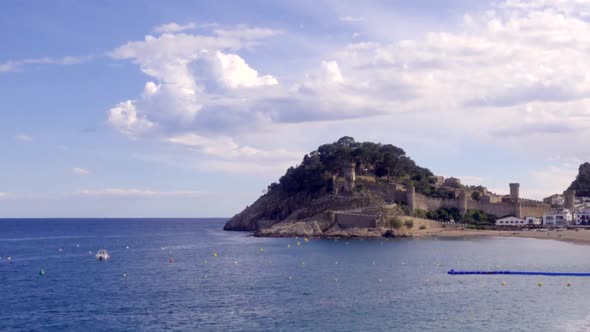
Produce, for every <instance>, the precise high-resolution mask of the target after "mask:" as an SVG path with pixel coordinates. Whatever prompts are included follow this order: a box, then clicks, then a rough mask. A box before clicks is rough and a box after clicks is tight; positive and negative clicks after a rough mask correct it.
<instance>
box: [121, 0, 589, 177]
mask: <svg viewBox="0 0 590 332" xmlns="http://www.w3.org/2000/svg"><path fill="white" fill-rule="evenodd" d="M589 8H590V5H589V4H588V2H587V1H581V0H578V1H576V0H553V1H549V0H533V1H516V0H509V1H501V2H499V3H497V4H495V5H493V6H491V7H490V8H489V9H490V10H484V11H481V12H473V13H465V15H463V14H464V13H461V15H460V16H459V17H458V18H462V19H463V21H462V23H460V25H459V26H453V27H450V28H449V29H447V30H446V31H445V30H444V29H437V30H433V31H436V32H430V33H424V34H422V35H420V34H421V33H422V32H421V31H419V33H412V34H411V35H408V36H407V37H406V38H408V39H405V40H404V39H399V40H397V41H395V42H387V41H381V40H368V39H369V38H370V36H372V34H370V33H367V29H365V30H362V32H363V40H365V39H367V41H363V42H355V43H352V44H349V45H342V46H341V47H339V48H336V49H334V50H333V51H332V52H323V53H322V56H323V59H319V58H316V59H313V60H314V63H315V68H310V67H297V66H294V67H293V68H291V69H290V74H291V76H288V77H283V76H281V75H280V74H276V73H272V72H267V71H266V70H264V69H263V68H259V67H260V66H261V65H260V64H261V63H262V64H263V63H264V62H257V63H255V62H252V61H248V57H249V56H251V55H252V54H256V52H266V51H268V50H267V48H265V47H259V46H260V44H261V43H262V42H264V40H265V39H267V38H269V37H272V36H275V35H276V34H277V33H278V32H277V31H276V30H269V29H264V28H248V27H240V28H238V29H216V30H212V31H210V32H209V33H198V34H188V33H166V34H163V35H161V36H158V37H153V36H146V38H145V39H144V40H142V41H135V42H129V43H127V44H125V45H122V46H121V47H119V48H117V49H116V50H114V51H113V52H112V53H111V56H112V57H113V58H116V59H121V60H129V61H133V62H134V63H136V64H137V65H138V66H139V68H140V69H141V70H142V71H143V72H144V73H145V74H146V75H148V76H150V77H151V79H150V82H148V83H146V85H145V88H144V92H143V93H142V94H141V95H140V96H139V97H137V98H133V99H130V100H129V101H127V102H124V103H125V104H124V105H125V107H124V109H125V110H129V111H125V112H124V111H119V113H121V114H123V115H125V116H118V117H117V116H115V117H112V118H110V122H111V123H112V124H113V125H114V126H115V127H116V128H118V129H119V130H121V131H122V132H124V133H126V134H128V135H130V136H142V135H147V136H150V135H151V136H150V137H155V138H156V139H159V140H165V141H167V142H169V143H173V144H175V145H182V146H185V147H187V148H189V149H191V150H193V151H197V152H198V153H200V154H202V155H204V156H207V157H208V158H210V159H208V161H211V162H219V163H221V162H223V163H228V162H229V163H231V162H235V163H236V165H238V164H237V163H241V162H245V161H248V162H252V160H255V158H253V157H252V158H251V159H246V158H249V156H251V155H253V156H262V155H264V151H275V150H280V149H281V147H284V146H287V144H289V146H293V145H297V144H301V143H300V142H307V141H308V140H310V138H309V137H316V138H318V139H319V138H320V137H321V138H322V139H324V138H325V137H332V135H336V133H342V131H345V130H349V131H350V132H349V133H344V134H353V135H354V133H355V132H356V133H359V132H360V133H362V134H363V135H367V136H371V137H373V136H375V137H379V138H381V139H382V140H383V138H384V137H391V136H392V135H393V134H394V133H404V135H417V134H416V133H420V136H421V137H420V138H417V139H416V141H420V142H423V144H426V143H425V142H433V144H436V146H441V147H442V146H445V144H447V145H449V149H460V148H456V144H455V145H453V144H451V143H452V142H455V143H458V142H474V141H477V142H478V143H481V144H483V145H486V146H489V147H492V146H495V147H498V148H499V149H502V150H504V151H512V152H514V153H523V152H524V153H528V154H529V155H530V156H534V157H537V156H539V155H541V156H546V158H551V157H555V155H563V156H564V157H568V156H569V157H571V156H587V154H588V153H590V147H588V146H587V145H585V144H577V145H576V144H571V143H572V142H584V141H585V140H587V135H588V132H589V131H590V107H589V106H590V74H587V73H589V72H590V60H588V57H587V53H588V52H587V50H588V49H590V23H588V19H587V16H586V14H585V13H587V12H588V9H589ZM348 12H351V11H348ZM343 13H347V12H346V11H344V12H343ZM362 14H363V17H362V18H361V17H353V16H341V20H342V21H345V22H362V25H363V27H364V26H371V24H374V23H373V22H374V20H373V19H372V18H371V17H368V16H367V15H365V12H362ZM359 25H361V23H359ZM359 28H360V27H359ZM373 28H375V26H373ZM283 33H285V34H289V32H283ZM365 36H366V38H365ZM312 46H313V45H312ZM246 50H247V53H246V52H245V51H246ZM243 51H244V53H243ZM273 54H274V53H273ZM273 54H270V53H269V54H261V55H262V58H264V59H267V58H268V57H270V56H271V55H273ZM305 60H309V59H305ZM322 60H324V61H322ZM266 61H268V60H266ZM271 61H272V59H271ZM276 61H282V59H276ZM306 63H309V61H307V62H306ZM255 67H256V68H255ZM271 68H272V67H271ZM259 72H260V73H261V74H259ZM152 81H153V82H152ZM279 82H280V84H279ZM120 106H121V104H120V105H119V107H120ZM111 113H112V111H111ZM126 114H129V115H130V116H127V115H126ZM407 114H411V115H407ZM115 115H117V114H115ZM369 117H374V119H373V120H371V121H367V120H366V119H367V118H369ZM344 120H351V121H344ZM352 120H354V121H352ZM384 120H386V121H384ZM320 122H329V123H330V126H329V127H330V128H332V129H334V130H332V131H324V132H322V134H318V133H313V132H310V131H308V130H306V129H307V128H312V127H314V124H316V123H320ZM355 122H356V123H355ZM358 122H363V123H367V124H369V123H370V125H371V127H370V128H371V129H370V130H367V129H366V127H365V128H364V129H361V128H359V125H358V124H357V123H358ZM142 124H145V125H142ZM289 124H298V126H297V129H296V130H295V129H294V130H293V132H294V133H297V134H292V135H289V136H287V135H284V134H283V133H282V132H280V131H279V130H275V129H276V128H284V126H286V125H289ZM146 127H148V128H149V129H150V130H144V129H145V128H146ZM156 128H157V130H155V129H156ZM426 128H427V129H426ZM367 131H369V133H367ZM269 132H273V133H274V134H275V136H274V138H273V139H271V140H266V141H263V140H248V138H250V137H254V136H256V135H260V136H264V135H265V133H269ZM303 133H304V134H303ZM377 133H381V136H377ZM404 135H402V134H399V135H397V136H395V137H397V138H400V139H401V140H402V142H404V141H403V137H404ZM266 136H268V135H266ZM230 137H231V138H230ZM335 138H337V137H333V138H332V139H335ZM386 141H388V140H386ZM406 141H407V140H406ZM449 142H451V143H449ZM410 144H416V142H415V141H413V142H410ZM459 144H460V143H459ZM262 146H264V147H262ZM515 151H518V152H515ZM548 152H549V153H548ZM228 156H233V157H232V158H233V159H231V160H228V159H224V158H228ZM287 159H288V158H287V157H285V159H284V160H287ZM289 160H290V159H289ZM259 164H260V165H262V164H263V163H259ZM231 167H233V166H231ZM236 167H237V166H236ZM228 168H229V167H228Z"/></svg>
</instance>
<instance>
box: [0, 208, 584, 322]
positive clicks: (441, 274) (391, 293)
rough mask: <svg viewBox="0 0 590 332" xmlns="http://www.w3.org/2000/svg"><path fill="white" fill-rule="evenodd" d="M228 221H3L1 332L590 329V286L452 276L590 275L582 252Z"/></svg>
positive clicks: (549, 244)
mask: <svg viewBox="0 0 590 332" xmlns="http://www.w3.org/2000/svg"><path fill="white" fill-rule="evenodd" d="M224 222H225V219H17V220H11V219H3V220H0V257H1V258H0V331H3V332H5V331H590V278H584V277H539V276H508V275H504V276H497V275H496V276H494V275H489V276H484V275H479V276H478V275H476V276H453V275H448V274H447V271H449V270H450V269H455V270H458V269H474V270H526V271H556V272H557V271H567V272H588V271H590V247H589V246H586V245H580V244H573V243H567V242H560V241H555V240H537V239H522V238H493V237H490V238H468V237H466V238H453V239H443V238H428V239H389V240H387V239H372V240H371V239H355V240H347V239H339V240H335V239H314V238H310V239H305V238H257V237H253V236H251V234H250V233H248V232H226V231H223V230H222V228H223V224H224ZM99 249H106V250H107V251H108V252H109V254H110V256H111V258H110V260H108V261H106V262H103V261H97V260H96V258H95V253H96V252H97V250H99ZM9 257H10V258H9Z"/></svg>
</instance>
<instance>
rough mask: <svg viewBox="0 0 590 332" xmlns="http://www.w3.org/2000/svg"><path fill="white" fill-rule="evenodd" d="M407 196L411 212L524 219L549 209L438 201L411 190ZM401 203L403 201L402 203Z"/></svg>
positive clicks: (536, 204)
mask: <svg viewBox="0 0 590 332" xmlns="http://www.w3.org/2000/svg"><path fill="white" fill-rule="evenodd" d="M404 193H405V194H406V196H407V199H406V204H408V206H409V207H410V209H411V210H412V211H414V210H416V209H421V210H427V211H429V210H437V209H440V208H447V209H451V208H456V209H459V211H461V212H465V211H466V210H481V211H483V212H485V213H489V214H492V215H494V216H496V217H498V218H501V217H506V216H515V217H517V218H524V217H542V216H543V214H544V213H545V211H547V210H549V209H550V208H551V207H550V206H549V205H547V204H544V203H541V202H536V201H519V202H518V203H512V202H499V203H491V202H486V201H476V200H473V199H468V198H466V197H465V195H462V196H460V197H459V198H456V199H440V198H432V197H427V196H424V195H422V194H418V193H415V192H414V191H413V190H412V188H409V190H408V191H407V192H404ZM402 202H403V201H402Z"/></svg>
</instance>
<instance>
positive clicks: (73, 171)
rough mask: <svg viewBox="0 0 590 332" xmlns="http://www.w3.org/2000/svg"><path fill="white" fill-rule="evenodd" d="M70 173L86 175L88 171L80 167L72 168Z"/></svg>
mask: <svg viewBox="0 0 590 332" xmlns="http://www.w3.org/2000/svg"><path fill="white" fill-rule="evenodd" d="M72 173H74V174H76V175H88V174H90V171H89V170H87V169H84V168H81V167H74V168H72Z"/></svg>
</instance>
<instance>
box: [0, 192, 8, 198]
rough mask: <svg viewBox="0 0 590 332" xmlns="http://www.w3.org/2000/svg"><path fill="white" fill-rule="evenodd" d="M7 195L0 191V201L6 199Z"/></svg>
mask: <svg viewBox="0 0 590 332" xmlns="http://www.w3.org/2000/svg"><path fill="white" fill-rule="evenodd" d="M7 197H8V194H7V193H5V192H1V191H0V199H3V198H7Z"/></svg>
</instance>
